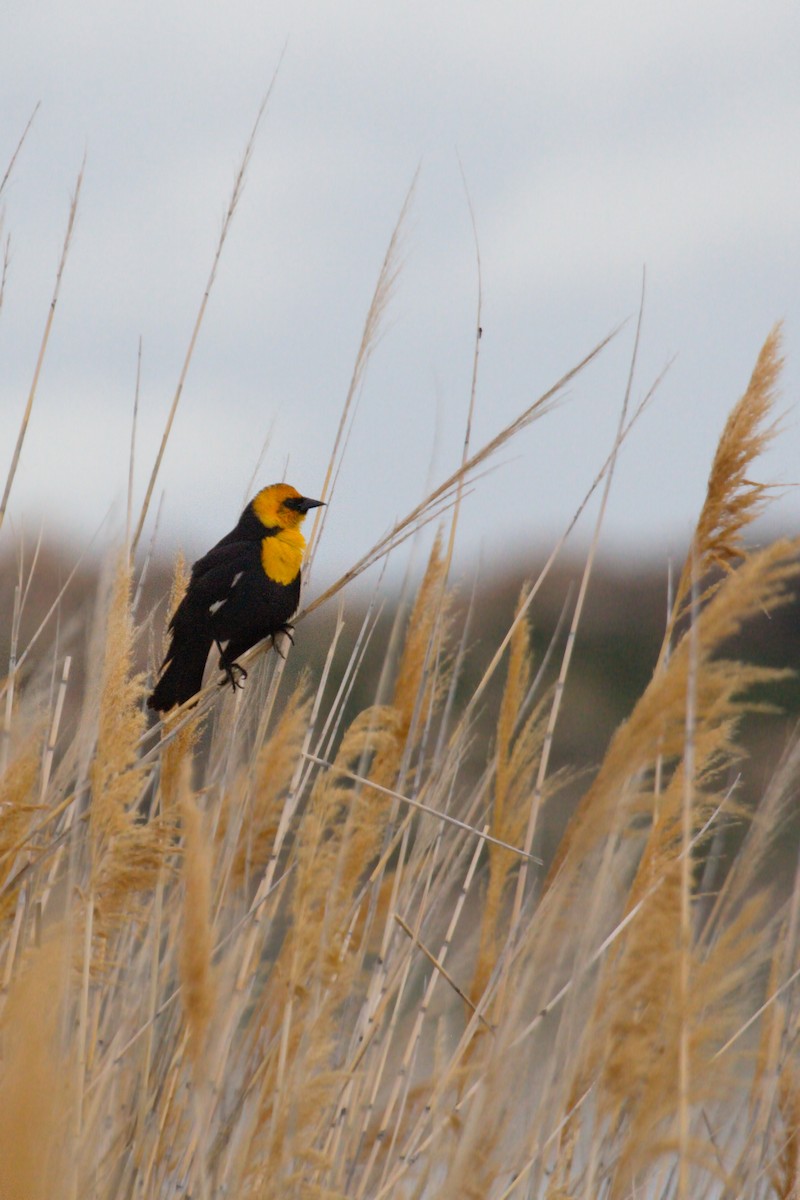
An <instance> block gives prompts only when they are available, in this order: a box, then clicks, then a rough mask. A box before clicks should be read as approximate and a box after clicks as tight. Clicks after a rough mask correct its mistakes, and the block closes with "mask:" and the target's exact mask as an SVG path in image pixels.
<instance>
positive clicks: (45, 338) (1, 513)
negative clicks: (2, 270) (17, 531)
mask: <svg viewBox="0 0 800 1200" xmlns="http://www.w3.org/2000/svg"><path fill="white" fill-rule="evenodd" d="M34 112H35V110H34ZM32 119H33V118H31V120H32ZM28 124H29V125H30V122H28ZM27 132H28V130H27V128H26V130H25V133H27ZM24 136H25V134H23V138H24ZM20 144H21V143H20ZM12 165H13V160H12ZM84 166H85V163H84V164H82V165H81V169H80V171H79V172H78V180H77V183H76V184H75V191H74V192H73V195H72V199H71V201H70V206H69V217H68V219H67V232H66V234H65V235H64V245H63V247H62V250H61V258H60V260H59V263H58V269H57V271H56V281H55V285H54V287H53V296H52V299H51V300H50V307H49V309H48V311H47V320H46V321H45V326H44V333H43V334H42V341H41V344H40V346H39V355H38V357H37V359H36V366H35V368H34V372H33V379H32V380H31V386H30V390H29V392H28V399H27V402H26V404H25V411H24V413H23V414H22V422H21V424H20V427H19V433H18V434H17V442H16V445H15V446H14V453H13V455H12V457H11V465H10V466H9V468H8V475H7V477H6V483H5V488H4V489H3V497H2V500H0V529H2V527H3V520H4V518H5V515H6V509H7V508H8V498H9V496H10V495H11V488H12V485H13V483H14V477H15V475H16V473H17V467H18V466H19V458H20V455H21V453H22V446H23V443H24V442H25V435H26V433H27V432H28V424H29V422H30V419H31V412H32V410H33V401H34V398H35V396H36V389H37V387H38V386H39V376H40V375H41V372H42V365H43V363H44V356H45V353H46V351H47V345H48V342H49V341H50V332H51V330H52V328H53V320H54V318H55V313H56V305H57V303H58V296H59V292H60V291H61V279H62V276H63V274H64V267H65V266H66V263H67V255H68V254H69V248H70V244H71V242H72V233H73V230H74V227H75V217H76V215H77V212H78V198H79V196H80V194H81V184H82V183H83V171H84ZM10 169H11V167H9V170H10ZM7 175H8V173H6V177H7ZM4 182H5V180H4Z"/></svg>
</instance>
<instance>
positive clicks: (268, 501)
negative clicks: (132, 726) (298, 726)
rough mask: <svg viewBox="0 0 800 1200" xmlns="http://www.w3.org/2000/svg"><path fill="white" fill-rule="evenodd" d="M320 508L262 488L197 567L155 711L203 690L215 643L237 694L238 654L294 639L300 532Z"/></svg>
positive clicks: (174, 623) (290, 493) (286, 487)
mask: <svg viewBox="0 0 800 1200" xmlns="http://www.w3.org/2000/svg"><path fill="white" fill-rule="evenodd" d="M322 503H323V501H322V500H309V499H308V497H307V496H301V495H300V493H299V492H298V491H297V489H296V488H293V487H291V486H290V484H288V483H273V484H271V485H270V486H269V487H265V488H262V489H261V491H260V492H259V493H258V495H257V496H255V497H254V498H253V499H252V500H251V501H250V503H249V504H248V505H247V508H246V509H245V510H244V512H243V513H242V515H241V517H240V518H239V521H238V523H237V525H236V527H235V529H232V530H231V532H230V533H228V534H226V535H225V537H224V538H222V540H221V541H219V542H217V544H216V546H214V547H213V548H212V549H211V550H209V552H208V554H204V555H203V557H202V558H200V559H198V560H197V562H196V563H195V564H194V566H193V567H192V574H191V578H190V580H189V586H188V588H187V589H186V595H185V596H184V597H183V599H182V600H181V602H180V604H179V605H178V607H177V608H176V609H175V612H174V613H173V615H172V619H171V620H170V623H169V633H170V644H169V649H168V651H167V655H166V658H165V659H164V662H163V663H162V664H161V677H160V679H159V680H158V683H157V684H156V686H155V688H154V690H153V694H152V695H151V696H150V697H149V699H148V701H147V703H148V706H149V707H150V708H154V709H155V710H156V711H157V712H166V711H167V710H168V709H170V708H172V707H173V706H174V705H176V704H184V703H185V702H186V701H187V700H190V699H191V697H192V696H194V695H195V694H196V693H197V692H199V691H200V688H201V686H202V683H203V671H204V670H205V665H206V659H207V658H208V652H209V650H210V649H211V646H212V644H214V643H216V646H217V649H218V650H219V666H220V670H222V671H224V672H225V674H226V676H227V677H228V682H229V683H230V684H231V686H232V687H233V688H236V686H237V685H240V684H241V681H242V680H244V679H246V678H247V672H246V671H245V669H244V668H243V667H242V666H240V665H239V663H238V662H237V661H236V659H237V658H238V657H239V655H240V654H244V653H245V651H246V650H249V649H250V647H251V646H255V644H256V642H260V641H261V639H262V638H265V637H273V638H274V636H275V634H276V633H286V634H288V635H289V636H290V637H291V626H290V625H289V619H290V617H291V616H292V615H293V613H294V612H295V611H296V609H297V606H298V604H299V602H300V566H301V564H302V561H303V552H304V550H305V546H306V543H305V538H304V537H303V535H302V533H301V532H300V526H301V525H302V523H303V521H304V520H305V516H306V513H307V512H308V510H309V509H310V508H317V507H318V506H319V505H320V504H322Z"/></svg>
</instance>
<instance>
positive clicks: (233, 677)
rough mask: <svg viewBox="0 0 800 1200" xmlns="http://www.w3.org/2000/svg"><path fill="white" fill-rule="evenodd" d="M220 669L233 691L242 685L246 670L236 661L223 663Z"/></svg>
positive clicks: (245, 677)
mask: <svg viewBox="0 0 800 1200" xmlns="http://www.w3.org/2000/svg"><path fill="white" fill-rule="evenodd" d="M222 669H223V670H224V672H225V676H226V678H227V680H228V683H229V684H230V685H231V687H232V688H233V690H234V692H235V691H236V689H237V688H243V687H244V681H245V679H247V671H245V669H244V667H243V666H241V665H240V664H239V663H237V662H234V663H223V664H222Z"/></svg>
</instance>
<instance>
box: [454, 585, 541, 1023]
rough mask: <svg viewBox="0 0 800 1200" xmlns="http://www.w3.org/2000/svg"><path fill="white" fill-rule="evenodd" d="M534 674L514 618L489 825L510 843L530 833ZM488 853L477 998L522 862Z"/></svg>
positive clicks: (524, 628) (537, 718)
mask: <svg viewBox="0 0 800 1200" xmlns="http://www.w3.org/2000/svg"><path fill="white" fill-rule="evenodd" d="M527 593H528V586H527V585H523V587H522V590H521V592H520V596H519V600H518V602H517V609H516V613H519V612H520V610H521V609H523V607H524V605H525V600H526V598H527ZM516 613H515V615H516ZM531 676H532V656H531V651H530V644H529V627H528V622H527V620H525V619H522V620H520V621H518V622H515V627H514V633H513V636H512V638H511V643H510V646H509V656H508V673H507V676H506V684H505V688H504V689H503V696H502V699H501V702H500V711H499V714H498V719H497V734H496V738H497V747H496V750H495V760H494V761H495V771H494V796H493V807H492V819H491V824H490V826H489V828H490V831H491V833H492V835H493V837H495V838H498V839H499V840H501V841H504V842H508V843H510V844H511V845H517V844H519V843H520V841H521V839H522V837H523V835H524V832H525V826H526V824H527V817H528V802H529V797H530V792H531V788H532V784H533V773H534V771H535V766H536V762H537V759H538V758H539V755H540V754H541V750H542V742H543V737H544V728H543V713H542V710H541V708H540V707H539V706H537V707H536V708H535V709H534V710H533V712H532V713H530V714H528V716H527V717H526V718H525V719H524V721H523V723H522V725H521V726H519V727H518V725H519V720H520V716H521V714H522V712H523V707H524V704H525V701H526V699H527V696H528V691H529V687H530V683H531ZM488 856H489V878H488V881H487V885H486V893H485V897H484V904H483V908H482V911H481V918H480V921H481V924H480V934H479V938H478V956H477V959H476V962H475V969H474V973H473V978H472V984H471V987H470V995H471V996H472V998H473V1000H476V999H477V998H478V997H479V996H481V995H482V994H483V992H484V990H485V988H486V986H487V984H488V982H489V978H490V976H491V974H492V972H493V970H494V967H495V964H496V962H497V955H498V953H499V950H500V941H499V936H498V931H499V922H500V918H501V916H502V912H503V900H504V896H505V893H506V890H507V886H508V883H509V879H510V876H511V872H512V871H513V870H514V868H515V867H516V866H518V865H519V862H520V860H519V857H518V856H517V855H514V854H512V853H511V851H508V850H503V849H502V848H501V847H499V846H497V845H494V844H492V843H489V844H488ZM491 1011H492V1010H491V1009H490V1012H491ZM495 1019H496V1014H495Z"/></svg>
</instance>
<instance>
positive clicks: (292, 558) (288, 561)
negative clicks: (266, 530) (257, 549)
mask: <svg viewBox="0 0 800 1200" xmlns="http://www.w3.org/2000/svg"><path fill="white" fill-rule="evenodd" d="M305 548H306V539H305V538H304V537H303V535H302V533H301V532H300V530H299V529H281V531H280V532H279V533H274V534H272V535H270V537H265V538H262V541H261V565H262V567H263V568H264V572H265V574H266V575H268V576H269V578H270V579H271V580H272V581H273V582H274V583H292V581H293V580H294V579H296V578H297V573H298V571H299V570H300V567H301V566H302V563H303V552H304V550H305Z"/></svg>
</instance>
